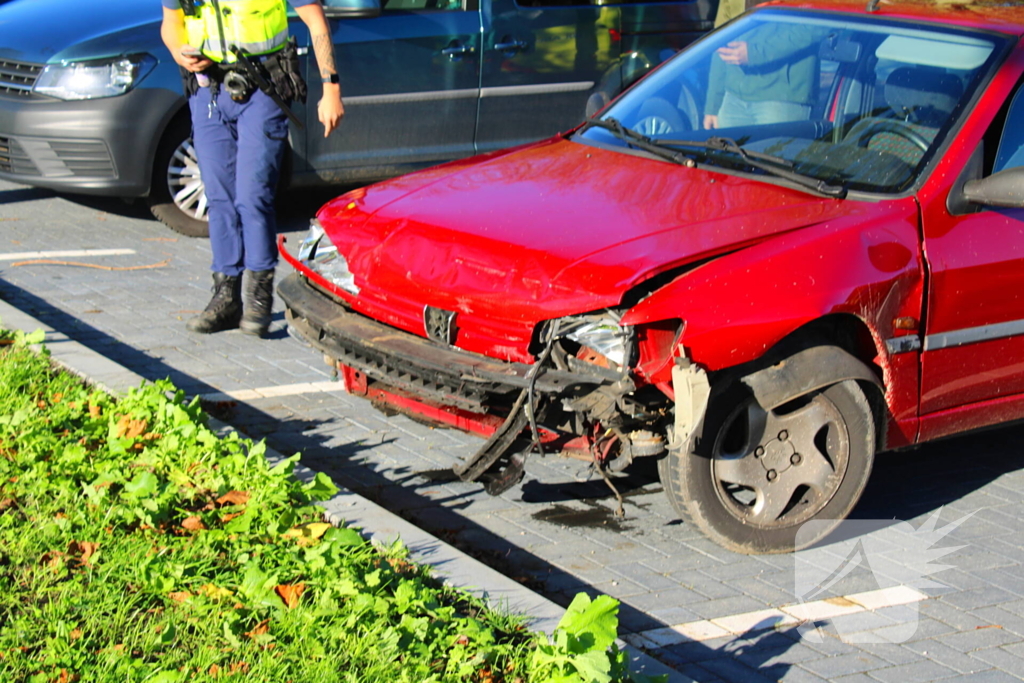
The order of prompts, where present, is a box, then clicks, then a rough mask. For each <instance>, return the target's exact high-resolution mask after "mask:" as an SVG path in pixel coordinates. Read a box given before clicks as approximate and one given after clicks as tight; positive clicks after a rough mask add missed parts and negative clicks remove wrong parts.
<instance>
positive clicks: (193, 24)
mask: <svg viewBox="0 0 1024 683" xmlns="http://www.w3.org/2000/svg"><path fill="white" fill-rule="evenodd" d="M218 8H219V10H220V22H218V21H217V9H218ZM196 10H197V11H196V15H195V16H188V15H186V16H185V32H186V35H187V37H188V44H189V45H192V46H193V47H198V48H199V49H200V50H202V51H203V54H204V55H206V56H207V57H208V58H210V59H212V60H213V61H215V62H234V61H235V56H234V55H233V54H231V52H230V51H229V50H230V48H232V47H238V48H241V49H242V51H243V52H245V53H246V54H250V55H266V54H270V53H272V52H277V51H278V50H280V49H281V48H282V47H284V46H285V43H287V42H288V8H287V6H286V5H285V0H216V5H215V3H214V2H212V1H211V0H206V2H204V3H202V4H201V5H198V6H197V7H196ZM222 27H223V31H224V34H223V39H224V41H226V42H227V45H225V44H224V43H223V42H222V41H221V28H222Z"/></svg>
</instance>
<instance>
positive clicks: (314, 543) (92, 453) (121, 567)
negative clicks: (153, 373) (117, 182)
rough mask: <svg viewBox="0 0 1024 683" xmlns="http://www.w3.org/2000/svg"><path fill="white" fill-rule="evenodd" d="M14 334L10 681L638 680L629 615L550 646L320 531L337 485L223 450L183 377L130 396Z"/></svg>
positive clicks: (3, 584) (566, 627) (591, 604)
mask: <svg viewBox="0 0 1024 683" xmlns="http://www.w3.org/2000/svg"><path fill="white" fill-rule="evenodd" d="M39 341H41V335H24V334H22V333H20V332H15V333H3V334H2V335H0V342H2V343H0V680H4V681H17V682H19V683H20V682H25V683H44V682H45V683H50V682H58V683H68V682H71V681H89V682H103V681H118V682H120V681H146V682H147V683H177V682H181V681H208V680H209V681H220V680H225V679H232V678H239V679H242V678H245V679H247V680H257V681H275V682H276V681H282V682H283V681H293V682H296V683H298V682H300V681H310V682H322V681H323V682H326V681H340V682H346V683H355V682H359V683H368V682H373V681H382V682H384V681H387V682H388V683H394V682H409V683H425V682H431V681H438V682H440V681H474V682H479V683H513V682H515V681H520V682H528V681H545V682H547V681H552V682H564V683H585V682H589V681H595V682H600V683H610V682H612V681H626V680H640V678H639V677H635V676H633V675H631V674H630V673H629V671H628V669H627V666H626V660H625V656H624V654H623V653H621V652H619V651H618V650H617V648H616V647H615V646H614V643H613V641H614V639H615V631H616V628H617V617H616V613H617V607H618V603H616V602H615V601H614V600H612V599H611V598H607V597H605V596H602V597H599V598H597V599H596V600H593V601H591V600H590V598H589V597H587V596H585V595H581V596H577V600H576V601H574V603H573V605H572V606H570V608H569V610H568V611H567V613H566V616H565V618H564V619H563V620H562V624H561V627H560V629H559V630H558V631H557V632H556V634H555V637H554V639H553V640H552V641H548V639H547V638H546V637H544V636H542V635H539V634H536V633H533V632H530V631H529V630H527V629H526V628H524V620H523V619H522V618H520V617H518V616H515V615H507V614H503V613H501V612H499V611H495V610H492V609H490V608H489V607H488V606H487V605H486V604H485V603H483V602H482V601H481V600H479V599H477V598H475V597H473V596H472V595H470V594H468V593H465V592H463V591H459V590H456V589H453V588H450V587H446V586H445V585H443V583H441V582H440V581H438V580H436V579H435V578H434V577H433V576H432V575H431V574H430V572H429V570H428V569H425V568H422V567H419V566H417V565H415V564H413V563H411V562H410V561H409V560H408V556H407V552H406V550H405V549H404V548H402V547H401V546H398V545H396V546H395V547H390V548H379V547H375V546H373V545H371V544H370V543H368V542H367V541H366V540H365V539H363V538H362V536H361V535H360V534H359V533H358V532H357V531H356V530H354V529H351V528H344V527H342V528H339V527H334V526H332V525H330V524H327V523H326V522H324V521H323V514H322V510H321V508H320V507H319V506H318V505H317V503H318V502H319V501H323V500H326V499H328V498H330V497H331V496H332V495H333V494H334V493H335V492H336V490H337V489H336V487H335V486H334V484H333V483H332V482H331V481H330V479H329V478H328V477H326V476H324V475H323V474H318V475H317V476H316V477H315V479H314V480H313V481H311V482H309V483H302V482H300V481H298V480H297V479H296V478H295V477H294V476H293V473H292V470H293V468H294V466H295V464H296V462H297V459H298V456H293V457H291V458H287V459H285V460H283V461H281V462H279V463H277V464H275V465H270V464H268V463H267V461H266V459H265V457H264V454H265V448H264V445H263V444H262V443H254V442H252V441H250V440H247V439H243V438H240V437H239V436H238V435H237V434H232V435H229V436H227V437H223V438H222V437H219V436H217V435H216V434H214V433H213V432H212V431H211V430H210V429H209V428H208V426H207V417H206V415H205V414H204V413H203V411H202V409H201V408H200V406H199V403H198V400H193V401H191V402H187V401H186V400H185V399H184V396H183V394H182V392H180V391H178V390H176V389H175V388H174V387H173V386H172V385H171V384H170V382H167V381H163V382H156V383H153V384H146V385H143V386H142V387H140V388H138V389H135V390H132V391H129V392H128V393H127V395H125V396H123V397H121V398H119V399H116V400H115V399H114V398H112V397H111V396H109V395H107V394H105V393H103V392H99V391H96V390H93V389H92V388H90V387H88V386H86V385H84V384H83V383H82V381H81V380H80V379H79V378H76V377H74V376H72V375H69V374H68V373H64V372H59V371H55V370H53V368H51V366H50V363H49V360H48V356H47V353H46V351H45V350H44V351H43V352H42V353H37V352H34V351H33V350H32V349H31V348H29V344H32V343H37V342H39Z"/></svg>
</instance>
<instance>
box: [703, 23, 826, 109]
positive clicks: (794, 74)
mask: <svg viewBox="0 0 1024 683" xmlns="http://www.w3.org/2000/svg"><path fill="white" fill-rule="evenodd" d="M823 35H824V29H822V28H819V27H808V26H800V25H798V24H781V25H780V24H764V25H761V26H758V27H756V28H753V29H751V30H750V31H748V32H747V33H745V34H743V35H742V36H740V37H739V38H738V39H737V40H740V41H746V43H747V60H748V62H747V64H744V65H734V64H726V63H725V62H723V61H722V60H721V59H720V58H719V57H718V55H714V56H712V58H711V73H710V75H709V78H708V98H707V108H706V109H705V110H704V111H705V113H707V114H717V113H718V110H719V108H721V106H722V98H723V97H724V96H725V91H726V90H728V91H729V92H731V93H732V94H734V95H736V96H737V97H739V98H740V99H742V100H745V101H747V102H764V101H768V100H780V101H783V102H796V103H799V104H811V103H812V102H814V100H815V99H816V98H817V96H818V44H819V41H820V40H821V38H822V37H823Z"/></svg>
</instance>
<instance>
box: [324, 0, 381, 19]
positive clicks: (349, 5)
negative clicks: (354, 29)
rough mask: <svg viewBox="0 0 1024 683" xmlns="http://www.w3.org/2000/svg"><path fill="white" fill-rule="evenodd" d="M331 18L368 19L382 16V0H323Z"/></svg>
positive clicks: (325, 10)
mask: <svg viewBox="0 0 1024 683" xmlns="http://www.w3.org/2000/svg"><path fill="white" fill-rule="evenodd" d="M323 5H324V14H325V15H327V17H328V18H329V19H368V18H370V17H379V16H380V0H323Z"/></svg>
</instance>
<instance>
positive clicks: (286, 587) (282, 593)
mask: <svg viewBox="0 0 1024 683" xmlns="http://www.w3.org/2000/svg"><path fill="white" fill-rule="evenodd" d="M304 590H306V584H304V583H295V584H286V583H285V584H280V585H277V586H274V592H275V593H277V595H278V597H280V598H281V600H282V602H284V604H285V605H287V607H288V609H295V608H296V607H298V606H299V599H300V598H301V597H302V592H303V591H304Z"/></svg>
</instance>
